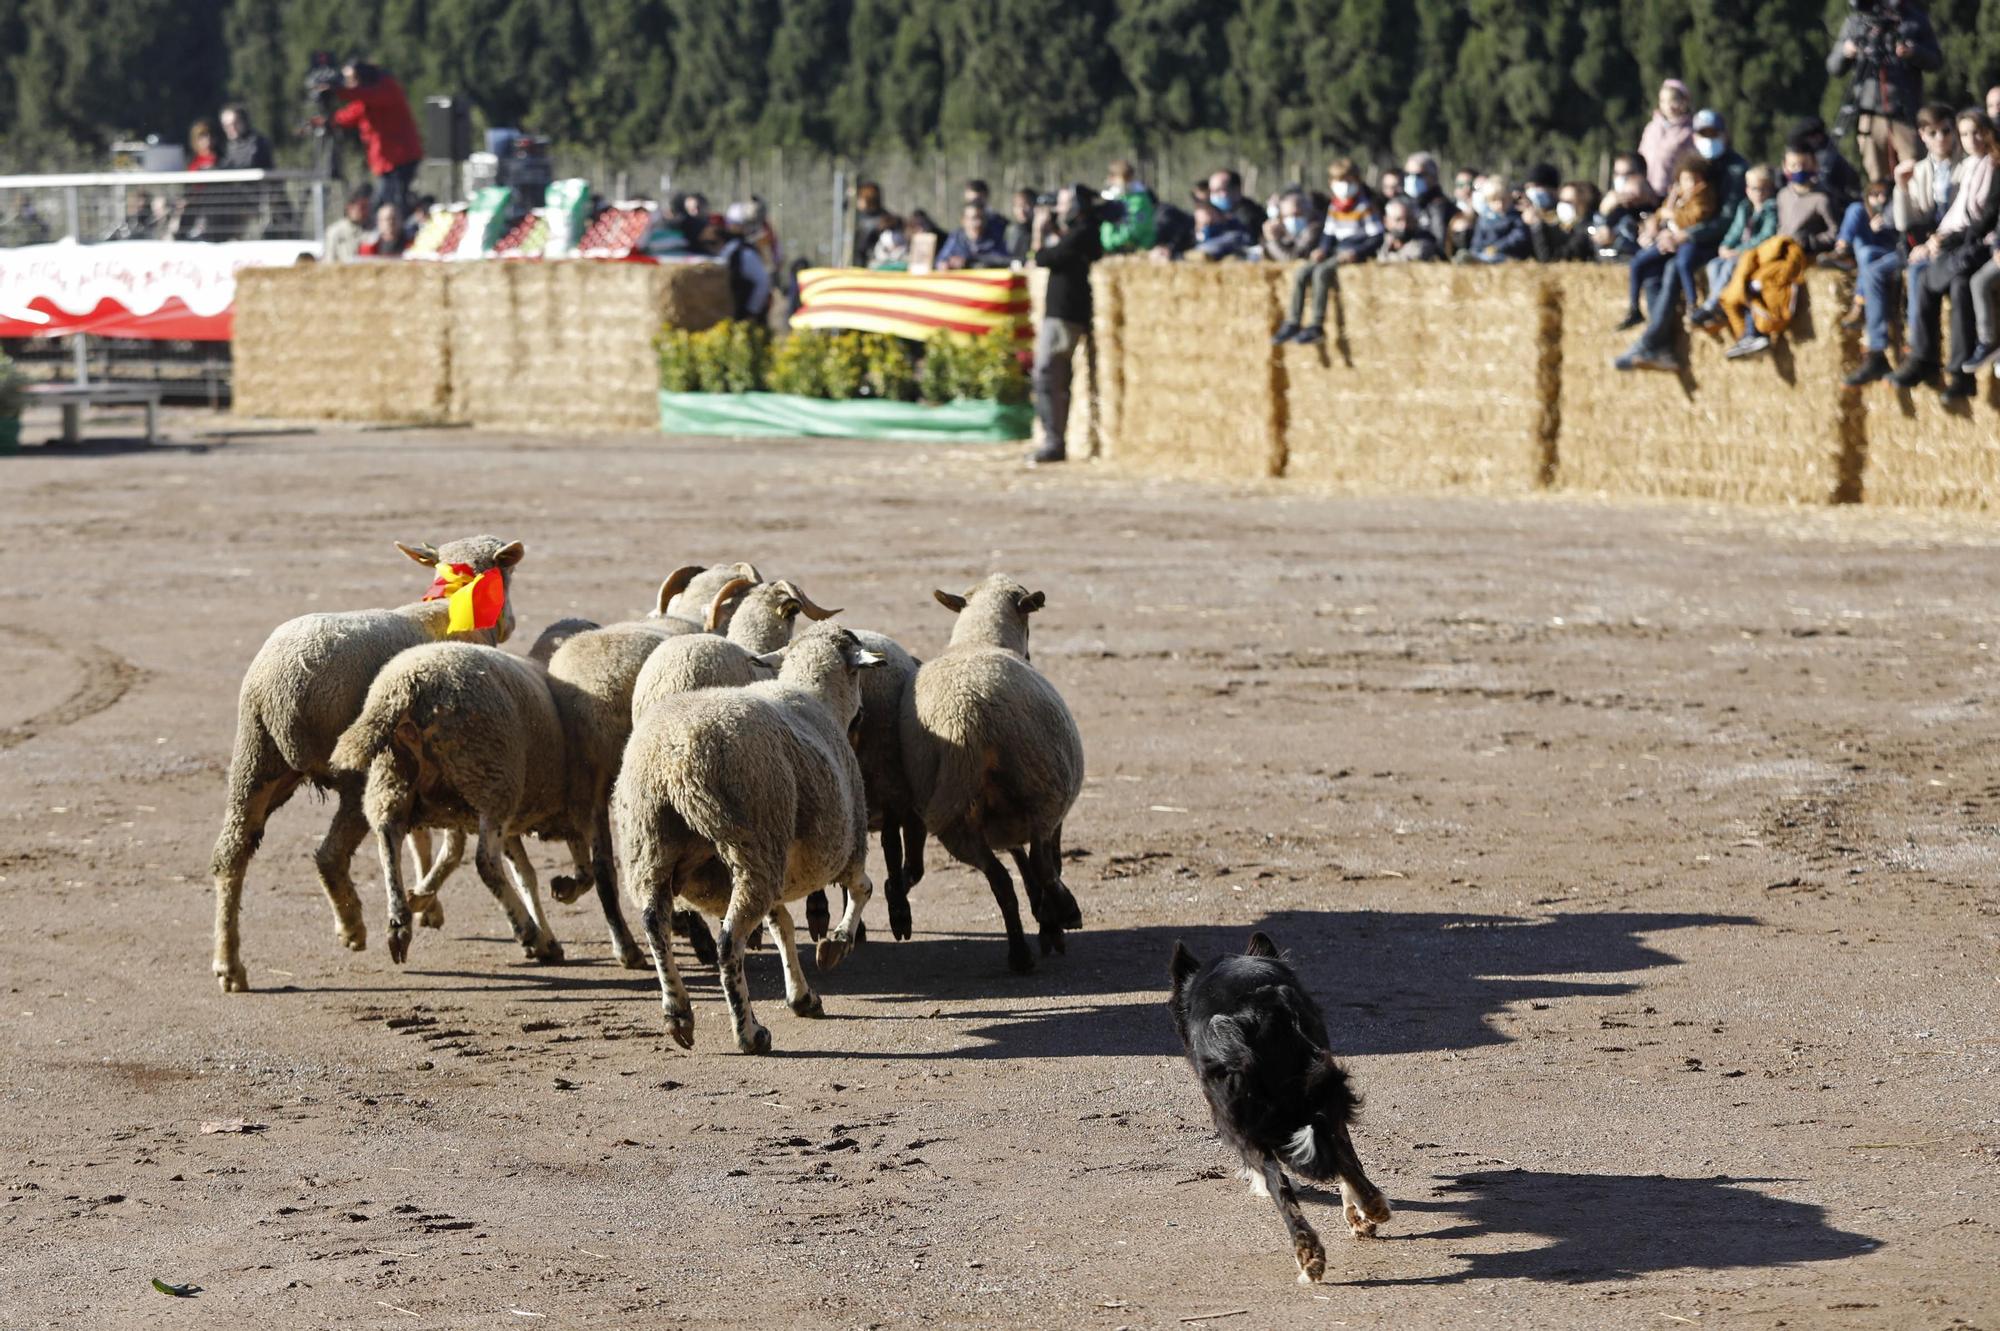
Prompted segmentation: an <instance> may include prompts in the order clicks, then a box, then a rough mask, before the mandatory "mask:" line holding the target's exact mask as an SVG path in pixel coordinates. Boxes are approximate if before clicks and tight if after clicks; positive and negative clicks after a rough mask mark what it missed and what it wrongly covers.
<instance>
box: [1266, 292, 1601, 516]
mask: <svg viewBox="0 0 2000 1331" xmlns="http://www.w3.org/2000/svg"><path fill="white" fill-rule="evenodd" d="M1548 271H1549V270H1547V269H1545V268H1539V267H1535V266H1530V265H1519V266H1507V267H1496V268H1462V267H1447V266H1445V265H1442V264H1424V265H1419V264H1391V265H1375V264H1370V265H1363V266H1356V267H1354V268H1351V269H1347V270H1345V271H1343V272H1342V274H1341V284H1340V290H1339V293H1338V295H1337V296H1336V297H1335V299H1334V302H1333V304H1332V306H1331V307H1330V310H1329V313H1328V317H1327V329H1326V334H1327V336H1326V341H1324V342H1321V343H1317V344H1314V345H1310V346H1298V345H1288V346H1286V347H1284V348H1283V367H1284V386H1285V458H1286V462H1285V478H1286V479H1287V480H1296V481H1301V482H1304V483H1306V484H1308V485H1313V486H1324V487H1328V488H1333V489H1342V490H1369V491H1377V490H1398V491H1465V492H1472V493H1480V494H1518V493H1524V492H1526V491H1529V490H1532V489H1535V488H1536V487H1538V486H1540V485H1542V484H1544V483H1545V481H1546V477H1547V474H1548V473H1549V471H1550V470H1551V469H1552V467H1553V464H1554V456H1553V454H1554V448H1555V431H1556V425H1557V420H1556V417H1555V415H1554V411H1553V407H1552V404H1553V400H1554V397H1555V387H1556V380H1557V379H1558V378H1559V377H1560V373H1561V364H1560V359H1559V358H1560V356H1561V339H1560V325H1561V320H1562V307H1561V292H1560V290H1559V288H1557V286H1556V285H1555V283H1554V282H1553V281H1552V280H1551V279H1550V278H1549V277H1548V275H1547V274H1548ZM1290 278H1291V273H1290V272H1289V271H1288V272H1287V273H1286V274H1285V280H1286V281H1289V280H1290Z"/></svg>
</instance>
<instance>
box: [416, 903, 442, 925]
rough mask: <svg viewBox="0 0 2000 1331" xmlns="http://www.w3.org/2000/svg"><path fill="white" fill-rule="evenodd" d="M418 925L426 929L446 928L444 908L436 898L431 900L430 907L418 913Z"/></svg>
mask: <svg viewBox="0 0 2000 1331" xmlns="http://www.w3.org/2000/svg"><path fill="white" fill-rule="evenodd" d="M417 923H418V924H421V925H422V926H424V928H426V929H442V928H444V907H443V906H441V905H439V904H438V900H437V898H436V897H432V898H431V904H430V905H428V906H426V907H424V908H423V909H422V910H420V911H418V912H417Z"/></svg>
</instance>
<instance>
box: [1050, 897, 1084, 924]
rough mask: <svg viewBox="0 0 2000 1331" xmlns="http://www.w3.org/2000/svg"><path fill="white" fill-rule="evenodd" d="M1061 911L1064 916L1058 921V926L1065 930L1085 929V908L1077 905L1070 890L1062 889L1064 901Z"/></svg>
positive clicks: (1060, 907)
mask: <svg viewBox="0 0 2000 1331" xmlns="http://www.w3.org/2000/svg"><path fill="white" fill-rule="evenodd" d="M1059 909H1060V910H1061V911H1062V915H1061V916H1060V917H1059V918H1058V919H1057V920H1056V923H1057V924H1058V925H1060V926H1061V927H1062V928H1065V929H1081V928H1083V907H1081V906H1079V905H1077V904H1076V898H1075V897H1074V896H1072V895H1071V894H1070V890H1069V889H1068V888H1067V887H1065V888H1062V901H1061V905H1060V906H1059Z"/></svg>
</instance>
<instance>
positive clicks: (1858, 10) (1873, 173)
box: [1826, 0, 1944, 180]
mask: <svg viewBox="0 0 2000 1331" xmlns="http://www.w3.org/2000/svg"><path fill="white" fill-rule="evenodd" d="M1848 3H1849V4H1850V5H1851V6H1852V7H1853V11H1854V12H1852V13H1851V14H1849V15H1848V16H1847V21H1846V22H1845V23H1843V24H1841V27H1840V36H1839V38H1838V39H1836V40H1835V42H1834V46H1833V53H1832V54H1831V55H1829V56H1827V58H1826V72H1827V73H1829V74H1831V75H1833V76H1834V77H1835V78H1839V77H1840V76H1841V75H1843V74H1847V73H1849V72H1850V71H1851V72H1852V74H1853V76H1854V82H1853V84H1852V86H1851V87H1850V88H1849V89H1848V93H1847V97H1846V99H1845V101H1844V103H1843V105H1842V107H1841V113H1842V114H1841V118H1842V120H1846V119H1848V118H1849V117H1852V118H1853V123H1854V133H1855V138H1856V139H1857V141H1858V142H1859V143H1860V146H1861V175H1862V178H1863V179H1864V180H1888V179H1889V178H1890V177H1891V176H1892V175H1893V174H1894V172H1895V168H1896V163H1897V162H1914V161H1916V160H1917V159H1918V156H1919V153H1918V149H1917V108H1919V107H1921V106H1922V105H1923V104H1924V71H1925V70H1929V69H1936V68H1938V66H1940V65H1941V64H1943V63H1944V57H1943V55H1942V53H1941V52H1940V51H1939V50H1938V41H1937V34H1936V33H1935V32H1933V31H1931V20H1930V16H1929V15H1928V14H1926V13H1924V11H1923V10H1921V9H1919V8H1917V6H1916V5H1915V4H1914V3H1911V0H1848Z"/></svg>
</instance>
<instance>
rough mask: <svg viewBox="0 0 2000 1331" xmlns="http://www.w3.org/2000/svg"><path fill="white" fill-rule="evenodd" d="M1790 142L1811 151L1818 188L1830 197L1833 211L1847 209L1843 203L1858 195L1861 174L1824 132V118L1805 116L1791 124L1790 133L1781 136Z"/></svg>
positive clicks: (1839, 211) (1859, 194)
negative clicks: (1817, 173)
mask: <svg viewBox="0 0 2000 1331" xmlns="http://www.w3.org/2000/svg"><path fill="white" fill-rule="evenodd" d="M1794 143H1802V144H1805V145H1806V146H1807V147H1808V148H1809V149H1810V150H1811V151H1812V155H1813V161H1814V163H1815V164H1816V165H1817V167H1818V170H1819V185H1820V188H1821V189H1823V190H1825V191H1826V196H1827V198H1829V199H1831V200H1832V201H1833V211H1834V212H1835V213H1836V214H1839V213H1843V212H1846V211H1847V205H1848V204H1850V203H1852V202H1853V201H1854V200H1856V199H1858V198H1860V197H1861V177H1860V175H1859V174H1857V173H1856V172H1855V170H1854V163H1852V162H1850V161H1848V160H1847V159H1846V158H1845V157H1843V156H1841V155H1840V148H1839V146H1838V145H1837V144H1835V143H1834V141H1833V136H1832V135H1831V134H1828V133H1827V132H1826V122H1825V121H1824V120H1821V119H1820V118H1819V117H1818V116H1807V117H1806V118H1805V119H1804V120H1801V121H1799V123H1798V124H1796V125H1794V126H1792V132H1791V136H1790V137H1789V138H1787V139H1786V140H1785V145H1786V147H1787V148H1789V147H1790V146H1791V145H1792V144H1794Z"/></svg>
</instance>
